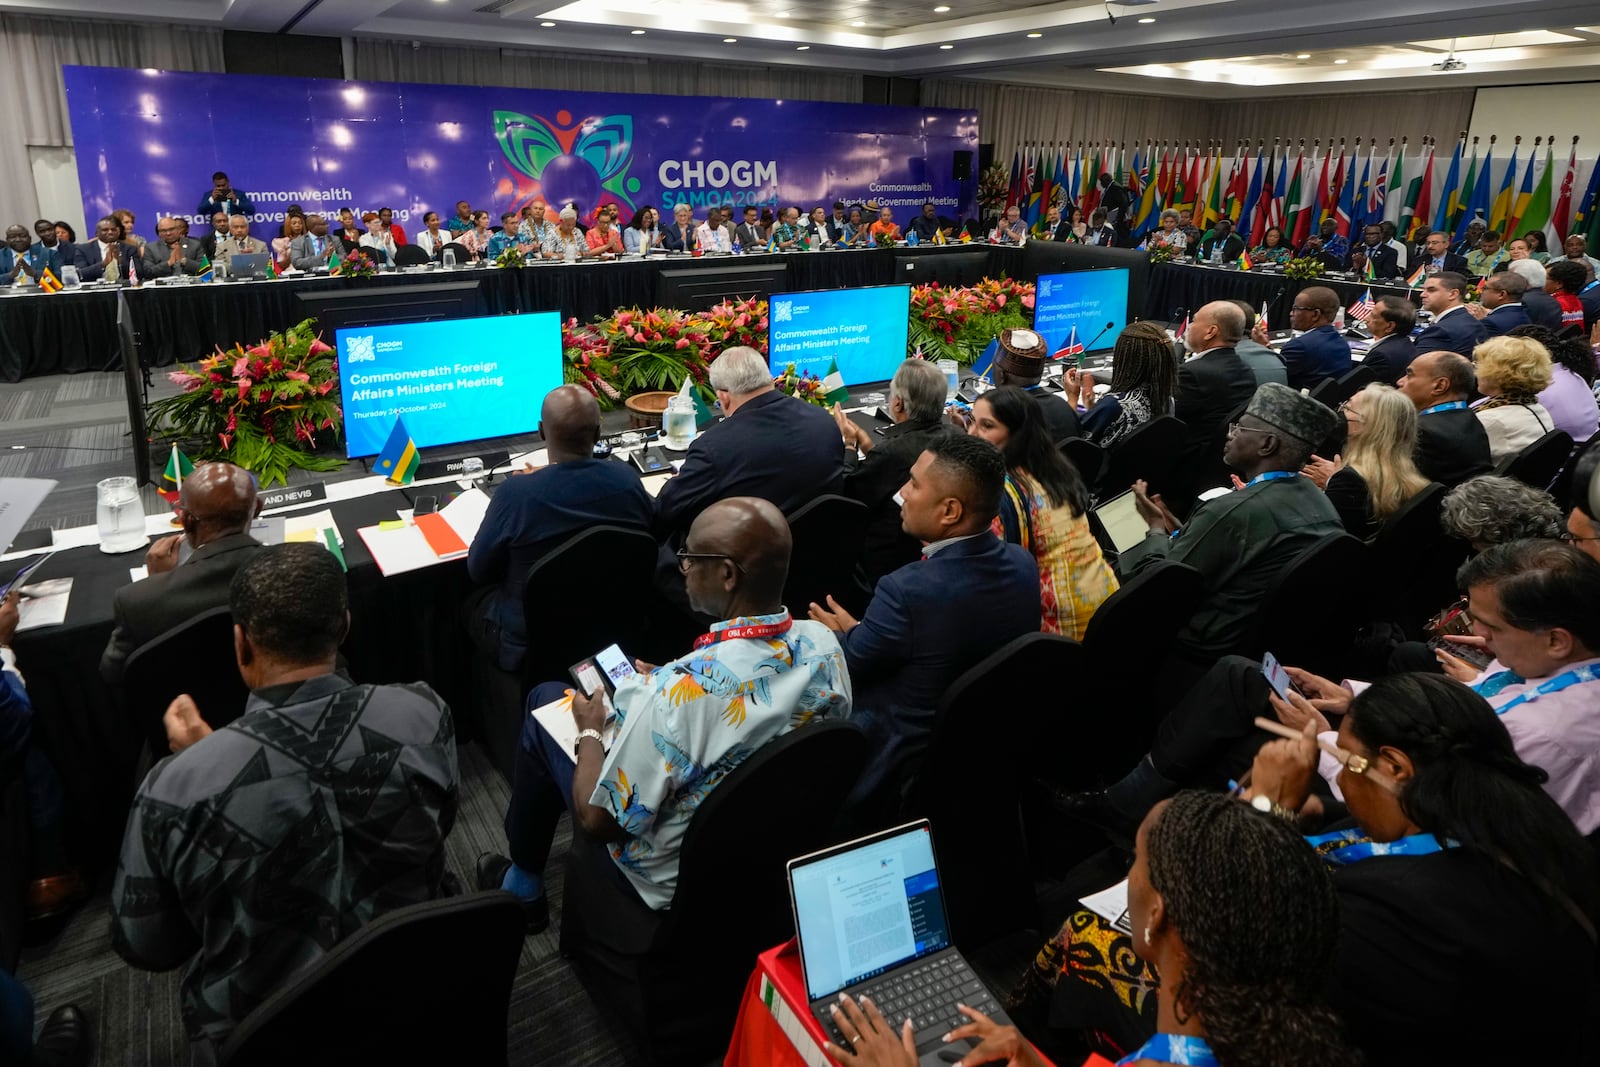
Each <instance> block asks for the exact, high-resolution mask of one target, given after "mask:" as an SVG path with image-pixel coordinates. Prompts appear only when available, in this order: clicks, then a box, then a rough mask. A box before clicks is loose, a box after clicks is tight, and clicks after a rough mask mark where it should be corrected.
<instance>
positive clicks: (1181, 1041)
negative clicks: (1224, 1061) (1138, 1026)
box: [1117, 1034, 1220, 1067]
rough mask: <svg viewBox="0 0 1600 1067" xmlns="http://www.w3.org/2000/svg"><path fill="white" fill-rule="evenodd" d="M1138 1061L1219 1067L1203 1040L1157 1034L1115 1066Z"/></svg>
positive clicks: (1214, 1055) (1196, 1066)
mask: <svg viewBox="0 0 1600 1067" xmlns="http://www.w3.org/2000/svg"><path fill="white" fill-rule="evenodd" d="M1140 1060H1154V1061H1155V1062H1156V1063H1178V1064H1185V1065H1187V1067H1220V1065H1219V1064H1218V1061H1217V1054H1216V1053H1215V1052H1212V1051H1211V1046H1210V1045H1208V1044H1206V1039H1205V1038H1203V1037H1188V1036H1185V1035H1183V1034H1157V1035H1156V1036H1155V1037H1152V1038H1151V1039H1150V1040H1149V1041H1146V1042H1145V1043H1144V1044H1143V1045H1140V1046H1139V1049H1138V1051H1136V1052H1134V1053H1133V1054H1132V1055H1129V1056H1124V1057H1123V1058H1122V1059H1120V1060H1118V1061H1117V1065H1118V1067H1121V1065H1122V1064H1125V1063H1138V1062H1139V1061H1140Z"/></svg>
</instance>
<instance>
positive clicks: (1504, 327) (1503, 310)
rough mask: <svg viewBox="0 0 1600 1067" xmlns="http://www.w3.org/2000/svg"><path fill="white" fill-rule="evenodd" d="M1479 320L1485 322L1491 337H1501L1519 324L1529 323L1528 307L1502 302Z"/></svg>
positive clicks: (1484, 324)
mask: <svg viewBox="0 0 1600 1067" xmlns="http://www.w3.org/2000/svg"><path fill="white" fill-rule="evenodd" d="M1557 306H1559V305H1557ZM1478 321H1479V322H1481V323H1483V328H1484V329H1485V330H1488V331H1489V336H1490V337H1499V336H1500V335H1501V334H1503V333H1506V332H1507V331H1509V330H1514V329H1516V328H1517V327H1518V326H1526V325H1528V321H1529V320H1528V309H1527V308H1525V307H1523V306H1522V305H1521V304H1501V305H1500V306H1499V307H1497V308H1495V309H1494V310H1493V311H1491V312H1489V314H1487V315H1485V316H1484V317H1483V318H1481V319H1479V320H1478Z"/></svg>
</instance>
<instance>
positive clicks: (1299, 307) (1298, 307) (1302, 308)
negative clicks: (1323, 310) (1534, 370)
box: [1289, 304, 1317, 313]
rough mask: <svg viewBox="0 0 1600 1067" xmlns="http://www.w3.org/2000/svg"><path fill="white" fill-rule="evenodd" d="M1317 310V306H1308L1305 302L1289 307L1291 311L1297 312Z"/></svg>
mask: <svg viewBox="0 0 1600 1067" xmlns="http://www.w3.org/2000/svg"><path fill="white" fill-rule="evenodd" d="M1315 310H1317V309H1316V308H1308V307H1306V306H1305V305H1304V304H1295V305H1294V306H1292V307H1291V308H1289V311H1290V312H1291V313H1292V312H1296V311H1315Z"/></svg>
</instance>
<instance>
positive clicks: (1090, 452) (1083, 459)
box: [1061, 437, 1108, 494]
mask: <svg viewBox="0 0 1600 1067" xmlns="http://www.w3.org/2000/svg"><path fill="white" fill-rule="evenodd" d="M1061 451H1062V452H1063V453H1064V454H1065V455H1066V457H1067V459H1069V460H1071V461H1072V465H1073V466H1074V467H1076V468H1078V477H1080V478H1082V479H1083V484H1084V485H1085V486H1087V487H1088V489H1089V492H1090V493H1091V494H1093V493H1094V492H1095V491H1096V490H1097V489H1098V488H1099V487H1100V479H1101V477H1102V476H1104V474H1105V472H1106V464H1107V462H1108V460H1107V457H1106V450H1105V449H1103V448H1101V447H1100V446H1099V445H1097V444H1095V443H1094V442H1093V441H1090V440H1087V439H1085V438H1082V437H1069V438H1067V439H1066V440H1064V441H1062V442H1061Z"/></svg>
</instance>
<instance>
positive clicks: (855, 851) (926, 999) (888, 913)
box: [789, 819, 1011, 1067]
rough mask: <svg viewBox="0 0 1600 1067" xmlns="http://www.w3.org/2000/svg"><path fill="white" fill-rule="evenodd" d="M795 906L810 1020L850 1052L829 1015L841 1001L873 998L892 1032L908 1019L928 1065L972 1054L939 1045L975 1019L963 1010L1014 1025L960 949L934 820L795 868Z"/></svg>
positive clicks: (938, 1066)
mask: <svg viewBox="0 0 1600 1067" xmlns="http://www.w3.org/2000/svg"><path fill="white" fill-rule="evenodd" d="M789 900H790V902H791V904H792V905H793V907H794V928H795V930H796V932H797V933H798V934H799V941H800V967H801V971H802V972H803V974H804V976H805V983H806V998H807V1000H808V1001H809V1002H810V1005H811V1014H812V1015H813V1016H814V1017H815V1018H816V1020H817V1022H818V1023H820V1024H821V1026H822V1030H823V1033H825V1034H827V1035H828V1036H829V1037H830V1038H831V1039H832V1040H833V1042H834V1043H835V1044H837V1045H840V1046H841V1047H843V1048H849V1047H850V1042H849V1041H847V1040H845V1037H844V1034H843V1033H841V1032H840V1030H839V1027H838V1026H837V1025H836V1024H835V1023H834V1021H833V1014H832V1012H831V1011H830V1010H829V1009H831V1008H832V1007H833V1005H834V1004H836V1003H838V998H839V994H840V993H849V994H850V995H851V996H852V997H855V998H857V999H859V998H860V997H862V996H863V995H865V996H867V997H870V998H871V1000H872V1002H873V1003H874V1004H876V1005H877V1006H878V1008H879V1010H880V1011H882V1012H883V1016H884V1019H885V1020H887V1021H888V1023H889V1025H890V1026H892V1027H894V1029H895V1031H896V1032H898V1031H899V1029H900V1026H901V1025H902V1024H903V1023H904V1022H905V1020H906V1019H907V1018H910V1019H911V1020H912V1022H913V1025H914V1026H915V1027H916V1042H917V1056H918V1062H919V1063H921V1064H923V1065H925V1067H944V1065H947V1064H950V1063H955V1062H957V1061H959V1060H960V1059H961V1057H962V1056H964V1055H966V1053H968V1052H970V1051H971V1049H972V1047H974V1046H975V1044H976V1043H975V1042H972V1043H967V1042H959V1041H958V1042H954V1043H952V1044H949V1045H947V1044H945V1043H944V1041H943V1038H944V1035H945V1034H947V1033H949V1032H950V1030H951V1029H952V1028H954V1027H957V1026H964V1025H965V1024H966V1023H967V1022H968V1021H969V1020H968V1019H967V1017H966V1016H964V1015H962V1014H961V1013H960V1012H959V1011H957V1010H956V1004H957V1003H958V1002H959V1003H962V1004H965V1005H967V1006H968V1007H971V1008H976V1009H977V1010H979V1011H981V1012H983V1013H984V1014H985V1015H988V1016H989V1017H990V1018H991V1019H993V1020H994V1021H995V1022H996V1023H998V1024H999V1025H1001V1026H1009V1025H1011V1020H1010V1019H1008V1018H1007V1017H1006V1015H1005V1013H1004V1012H1003V1011H1001V1010H1000V1005H999V1004H998V1003H997V1002H996V1001H995V998H994V997H993V996H992V995H991V994H990V992H989V990H988V988H987V987H986V986H985V985H984V984H983V981H982V980H981V979H979V978H978V976H977V975H976V974H975V973H974V972H973V970H972V968H971V967H970V966H968V964H967V961H966V960H965V959H963V958H962V956H961V953H960V952H959V951H957V949H956V948H955V947H954V944H955V942H954V939H953V937H952V936H951V932H950V920H949V916H948V914H947V913H946V911H945V906H944V895H943V893H942V891H941V890H940V887H939V868H938V864H937V863H935V861H934V856H933V832H932V830H931V829H930V827H929V825H928V820H926V819H920V820H918V821H916V822H911V823H907V824H905V825H904V826H897V827H895V828H893V829H891V830H884V831H883V832H881V833H876V834H873V835H871V836H869V837H862V838H857V839H856V840H854V841H847V842H845V843H844V844H842V845H835V846H834V847H832V848H827V849H823V850H822V851H820V852H813V853H811V854H810V855H808V856H801V857H800V858H798V859H793V860H790V861H789Z"/></svg>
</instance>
